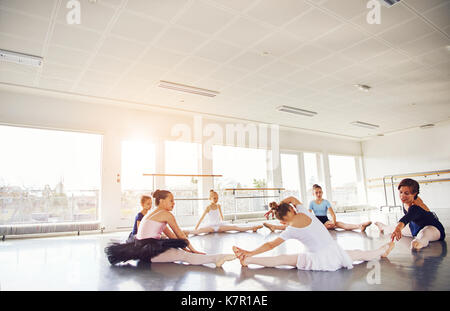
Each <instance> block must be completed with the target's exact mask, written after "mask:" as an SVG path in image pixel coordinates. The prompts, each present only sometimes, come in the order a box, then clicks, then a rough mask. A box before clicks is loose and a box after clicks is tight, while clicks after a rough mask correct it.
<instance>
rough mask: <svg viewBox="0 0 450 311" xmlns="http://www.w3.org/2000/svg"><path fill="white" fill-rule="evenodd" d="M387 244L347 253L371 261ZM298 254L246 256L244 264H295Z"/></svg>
mask: <svg viewBox="0 0 450 311" xmlns="http://www.w3.org/2000/svg"><path fill="white" fill-rule="evenodd" d="M388 247H389V245H388V244H386V245H383V246H382V247H380V248H379V249H376V250H371V251H363V250H359V249H358V250H349V251H346V252H347V254H348V255H349V256H350V258H351V259H352V260H353V261H371V260H378V259H380V257H381V255H383V254H384V253H385V252H386V250H387V249H388ZM297 258H298V255H279V256H273V257H247V258H246V259H245V263H246V264H255V265H260V266H263V267H277V266H293V267H296V266H297Z"/></svg>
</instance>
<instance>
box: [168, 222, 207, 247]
mask: <svg viewBox="0 0 450 311" xmlns="http://www.w3.org/2000/svg"><path fill="white" fill-rule="evenodd" d="M167 218H168V219H167V223H168V224H169V226H170V228H171V229H172V230H173V232H174V233H175V234H176V236H177V237H178V238H179V239H185V240H187V241H188V246H187V247H188V248H189V249H190V250H191V251H192V252H193V253H197V254H205V253H202V252H199V251H197V250H196V249H195V248H194V247H193V246H192V245H191V242H189V240H188V238H187V236H186V234H184V232H183V231H182V230H181V229H180V227H179V226H178V224H177V222H176V220H175V217H174V216H173V215H172V214H169V215H168V217H167Z"/></svg>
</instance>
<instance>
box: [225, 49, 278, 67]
mask: <svg viewBox="0 0 450 311" xmlns="http://www.w3.org/2000/svg"><path fill="white" fill-rule="evenodd" d="M272 60H273V58H272V57H270V56H264V55H261V54H257V53H254V52H246V53H244V54H242V55H241V56H238V57H237V58H235V59H233V60H232V61H231V62H230V65H233V66H236V67H239V68H243V69H247V70H256V69H258V68H260V67H262V66H263V65H265V64H267V63H269V62H270V61H272Z"/></svg>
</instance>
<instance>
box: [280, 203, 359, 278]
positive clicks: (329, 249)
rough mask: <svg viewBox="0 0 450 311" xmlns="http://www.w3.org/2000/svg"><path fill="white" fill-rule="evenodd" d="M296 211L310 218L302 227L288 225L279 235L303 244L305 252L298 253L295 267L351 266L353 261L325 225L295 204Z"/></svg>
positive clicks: (335, 268) (323, 268)
mask: <svg viewBox="0 0 450 311" xmlns="http://www.w3.org/2000/svg"><path fill="white" fill-rule="evenodd" d="M296 207H297V211H298V212H299V213H303V214H305V215H307V216H308V217H309V218H311V223H310V224H309V225H308V226H306V227H304V228H296V227H292V226H288V227H287V228H286V230H285V231H283V232H282V233H281V235H280V238H282V239H283V240H288V239H295V240H298V241H300V242H301V243H302V244H304V245H305V248H306V250H307V251H306V253H301V254H299V255H298V259H297V268H298V269H302V270H321V271H335V270H338V269H340V268H343V267H345V268H348V269H351V268H353V261H352V259H351V258H350V256H349V255H348V254H347V252H346V251H344V250H343V249H342V248H341V247H340V246H339V245H338V244H337V242H336V241H335V240H334V239H333V237H332V236H331V235H330V233H329V232H328V230H327V229H326V228H325V226H324V225H323V224H322V223H321V222H320V221H319V220H318V219H317V217H315V216H314V214H312V213H310V212H309V211H308V210H307V209H306V208H303V207H302V206H300V205H297V206H296Z"/></svg>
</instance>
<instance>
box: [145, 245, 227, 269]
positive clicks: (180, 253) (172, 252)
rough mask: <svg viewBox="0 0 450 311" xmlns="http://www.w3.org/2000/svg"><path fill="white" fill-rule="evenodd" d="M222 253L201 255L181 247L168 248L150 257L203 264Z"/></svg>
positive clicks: (157, 260) (217, 258)
mask: <svg viewBox="0 0 450 311" xmlns="http://www.w3.org/2000/svg"><path fill="white" fill-rule="evenodd" d="M224 256H226V255H224V254H216V255H202V254H194V253H189V252H186V251H184V250H181V249H177V248H170V249H168V250H166V251H165V252H164V253H161V254H159V255H158V256H156V257H153V258H152V262H175V261H184V262H187V263H189V264H191V265H203V264H207V263H216V262H217V261H218V260H219V259H220V258H222V257H224Z"/></svg>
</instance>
